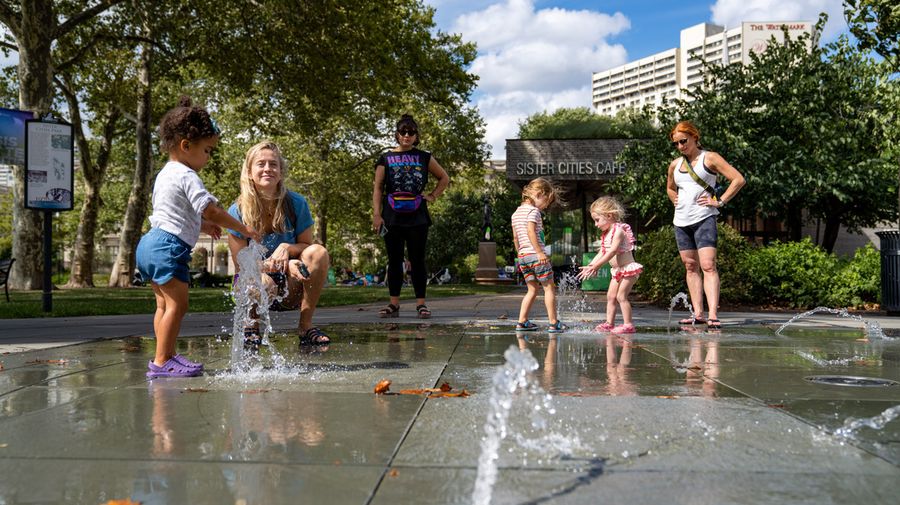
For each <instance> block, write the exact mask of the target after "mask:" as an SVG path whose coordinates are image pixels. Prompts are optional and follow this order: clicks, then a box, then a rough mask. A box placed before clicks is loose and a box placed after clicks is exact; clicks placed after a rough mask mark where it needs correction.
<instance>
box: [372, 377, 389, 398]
mask: <svg viewBox="0 0 900 505" xmlns="http://www.w3.org/2000/svg"><path fill="white" fill-rule="evenodd" d="M390 388H391V381H389V380H387V379H384V380H382V381H380V382H379V383H378V384H375V394H376V395H383V394H384V393H387V392H388V389H390Z"/></svg>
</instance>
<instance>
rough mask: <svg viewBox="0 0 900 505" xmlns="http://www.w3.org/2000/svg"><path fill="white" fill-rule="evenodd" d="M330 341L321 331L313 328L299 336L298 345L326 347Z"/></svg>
mask: <svg viewBox="0 0 900 505" xmlns="http://www.w3.org/2000/svg"><path fill="white" fill-rule="evenodd" d="M330 343H331V339H330V338H328V335H326V334H325V332H323V331H322V330H320V329H318V328H316V327H315V326H313V327H312V328H310V329H308V330H306V333H304V334H303V335H301V336H300V345H328V344H330Z"/></svg>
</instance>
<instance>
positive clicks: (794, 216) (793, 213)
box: [787, 205, 803, 242]
mask: <svg viewBox="0 0 900 505" xmlns="http://www.w3.org/2000/svg"><path fill="white" fill-rule="evenodd" d="M787 228H788V239H789V240H790V241H791V242H799V241H800V239H801V238H802V237H803V211H802V210H801V208H800V206H798V205H791V207H790V208H789V209H788V214H787Z"/></svg>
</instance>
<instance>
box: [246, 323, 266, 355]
mask: <svg viewBox="0 0 900 505" xmlns="http://www.w3.org/2000/svg"><path fill="white" fill-rule="evenodd" d="M260 346H262V336H260V334H259V328H253V327H250V326H248V327H246V328H244V349H247V350H249V351H258V350H259V348H260Z"/></svg>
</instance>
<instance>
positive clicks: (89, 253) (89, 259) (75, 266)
mask: <svg viewBox="0 0 900 505" xmlns="http://www.w3.org/2000/svg"><path fill="white" fill-rule="evenodd" d="M66 99H67V100H68V101H69V110H70V111H71V112H70V113H71V116H72V125H73V126H74V127H75V134H76V135H75V136H76V138H77V139H78V151H79V154H80V155H81V175H82V177H83V179H84V203H82V205H81V221H80V222H79V223H78V233H77V235H76V237H75V250H74V257H73V259H72V273H71V275H70V276H69V282H68V283H67V284H66V287H67V288H88V287H91V288H92V287H94V252H95V242H96V232H97V216H98V214H99V212H100V188H101V187H102V186H103V178H104V176H105V175H106V168H107V166H108V165H109V155H110V151H111V149H112V139H113V136H114V134H115V127H116V123H117V122H118V121H119V118H120V117H121V113H120V112H119V109H118V108H117V107H114V106H110V107H109V108H108V109H107V111H106V122H105V123H104V125H103V136H102V138H101V139H100V149H99V151H98V152H97V161H96V163H92V161H91V151H90V146H89V145H88V141H87V139H86V138H85V137H84V132H83V129H82V128H81V114H80V112H79V110H78V99H77V97H75V96H74V95H71V96H70V93H68V92H67V93H66Z"/></svg>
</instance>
